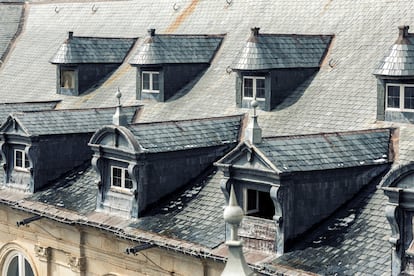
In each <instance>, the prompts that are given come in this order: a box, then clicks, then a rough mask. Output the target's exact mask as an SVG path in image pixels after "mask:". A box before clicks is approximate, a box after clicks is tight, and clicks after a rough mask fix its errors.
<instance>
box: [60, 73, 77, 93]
mask: <svg viewBox="0 0 414 276" xmlns="http://www.w3.org/2000/svg"><path fill="white" fill-rule="evenodd" d="M60 87H61V88H65V89H75V70H67V69H62V70H61V72H60Z"/></svg>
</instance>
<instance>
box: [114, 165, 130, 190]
mask: <svg viewBox="0 0 414 276" xmlns="http://www.w3.org/2000/svg"><path fill="white" fill-rule="evenodd" d="M111 186H113V187H119V188H125V189H132V187H133V185H132V179H131V177H130V176H129V173H128V169H126V168H121V167H116V166H111Z"/></svg>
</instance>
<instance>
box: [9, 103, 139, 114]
mask: <svg viewBox="0 0 414 276" xmlns="http://www.w3.org/2000/svg"><path fill="white" fill-rule="evenodd" d="M141 106H142V105H138V104H137V105H128V106H122V108H134V107H136V108H138V107H141ZM116 107H117V106H105V107H91V108H68V109H41V110H23V111H18V112H11V113H13V114H14V113H46V112H57V111H60V112H64V111H81V112H82V111H84V112H87V111H99V110H110V109H116Z"/></svg>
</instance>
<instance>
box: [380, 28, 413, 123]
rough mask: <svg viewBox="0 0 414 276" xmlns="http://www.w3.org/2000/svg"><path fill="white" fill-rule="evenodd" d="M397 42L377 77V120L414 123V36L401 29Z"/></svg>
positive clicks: (391, 48)
mask: <svg viewBox="0 0 414 276" xmlns="http://www.w3.org/2000/svg"><path fill="white" fill-rule="evenodd" d="M398 29H399V34H398V38H397V40H396V41H395V42H394V44H393V45H392V46H391V47H390V49H389V51H388V53H387V54H386V55H385V56H384V58H383V59H382V60H381V62H380V63H379V64H378V66H377V68H376V69H375V70H374V75H375V76H376V77H377V119H378V120H383V121H384V120H385V121H396V122H410V123H413V122H414V36H413V34H410V33H408V29H409V26H400V27H398Z"/></svg>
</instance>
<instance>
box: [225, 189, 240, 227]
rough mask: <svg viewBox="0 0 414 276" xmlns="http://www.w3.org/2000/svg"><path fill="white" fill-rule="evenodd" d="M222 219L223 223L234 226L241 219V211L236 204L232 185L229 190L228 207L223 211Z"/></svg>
mask: <svg viewBox="0 0 414 276" xmlns="http://www.w3.org/2000/svg"><path fill="white" fill-rule="evenodd" d="M223 217H224V221H225V222H227V223H229V224H235V225H239V224H240V222H241V221H242V219H243V210H242V208H240V206H239V204H238V203H237V198H236V194H235V193H234V188H233V185H231V188H230V199H229V205H228V206H227V207H226V208H225V209H224V213H223Z"/></svg>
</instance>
